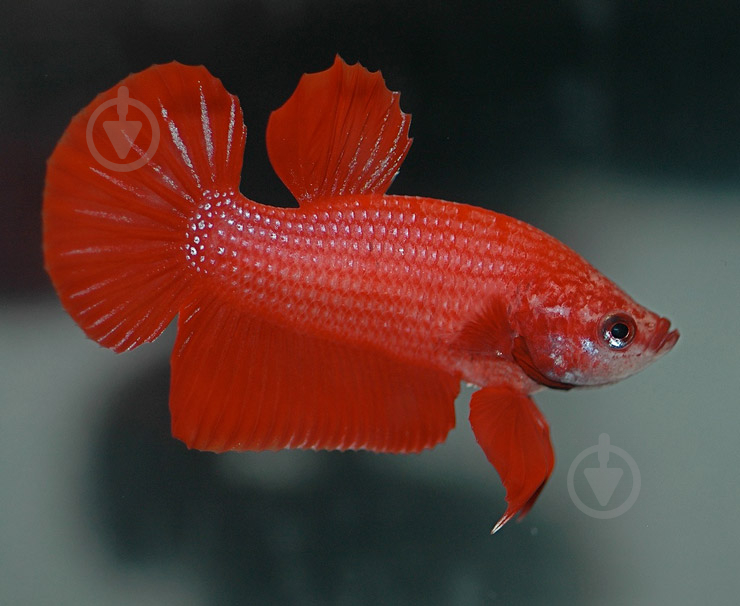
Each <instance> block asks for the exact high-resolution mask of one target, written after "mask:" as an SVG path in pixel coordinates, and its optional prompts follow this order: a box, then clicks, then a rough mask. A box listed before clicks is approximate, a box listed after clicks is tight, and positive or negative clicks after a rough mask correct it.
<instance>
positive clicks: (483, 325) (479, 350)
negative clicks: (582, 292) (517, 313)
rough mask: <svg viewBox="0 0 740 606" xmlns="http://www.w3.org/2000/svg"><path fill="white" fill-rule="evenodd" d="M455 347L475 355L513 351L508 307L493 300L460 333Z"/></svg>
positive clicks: (498, 300) (499, 301)
mask: <svg viewBox="0 0 740 606" xmlns="http://www.w3.org/2000/svg"><path fill="white" fill-rule="evenodd" d="M455 346H456V347H458V348H459V349H461V350H464V351H467V352H470V353H473V354H493V353H498V352H500V353H502V354H504V355H508V354H509V353H510V351H511V328H510V327H509V320H508V313H507V310H506V306H505V305H504V304H503V302H502V301H501V300H500V299H498V298H494V299H492V300H491V301H490V302H489V303H488V305H487V306H486V307H485V308H484V310H483V312H482V313H480V314H479V315H478V316H477V317H476V318H474V319H473V320H471V321H470V322H468V323H467V324H466V325H465V326H464V327H463V329H462V330H461V331H460V334H459V335H458V337H457V339H456V340H455Z"/></svg>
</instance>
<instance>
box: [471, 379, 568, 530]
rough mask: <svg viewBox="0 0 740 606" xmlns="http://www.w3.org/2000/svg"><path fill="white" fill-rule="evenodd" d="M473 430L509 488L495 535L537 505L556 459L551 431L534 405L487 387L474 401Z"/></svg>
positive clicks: (505, 390) (515, 394) (518, 395)
mask: <svg viewBox="0 0 740 606" xmlns="http://www.w3.org/2000/svg"><path fill="white" fill-rule="evenodd" d="M470 425H471V426H472V427H473V432H474V433H475V438H476V440H477V441H478V444H480V446H481V448H482V449H483V452H484V453H485V455H486V457H487V458H488V460H489V461H490V462H491V464H492V465H493V466H494V467H495V468H496V471H498V474H499V476H501V481H502V482H503V484H504V487H505V488H506V502H507V503H508V507H507V509H506V512H505V513H504V515H503V516H502V517H501V519H500V520H499V521H498V522H497V523H496V526H494V527H493V530H492V531H491V533H494V532H496V531H497V530H499V529H500V528H501V527H502V526H503V525H504V524H506V522H508V521H509V520H510V519H511V518H513V517H514V516H515V515H516V514H517V513H518V514H519V519H521V518H522V517H523V516H524V515H525V514H526V513H527V512H528V511H529V510H530V509H531V507H532V505H534V502H535V501H536V500H537V497H538V496H539V494H540V491H541V490H542V488H543V486H544V485H545V482H547V479H548V478H549V477H550V473H551V472H552V468H553V466H554V464H555V457H554V455H553V452H552V445H551V444H550V428H549V426H548V425H547V421H546V420H545V418H544V417H543V416H542V413H541V412H540V411H539V410H538V409H537V407H536V406H535V404H534V402H532V400H531V399H530V398H528V397H527V396H525V395H524V394H522V393H520V392H518V391H516V390H514V389H512V388H510V387H506V386H504V387H485V388H483V389H481V390H480V391H476V392H475V393H474V394H473V397H472V399H471V400H470Z"/></svg>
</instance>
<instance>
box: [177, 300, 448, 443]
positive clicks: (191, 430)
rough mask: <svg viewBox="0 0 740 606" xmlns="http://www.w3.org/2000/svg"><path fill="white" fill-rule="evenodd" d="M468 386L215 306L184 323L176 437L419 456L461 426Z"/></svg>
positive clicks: (191, 310) (195, 308)
mask: <svg viewBox="0 0 740 606" xmlns="http://www.w3.org/2000/svg"><path fill="white" fill-rule="evenodd" d="M458 391H459V378H458V377H456V376H453V375H451V374H449V373H446V372H443V371H440V370H436V369H430V368H423V367H417V366H413V365H410V364H408V363H404V362H401V361H399V360H395V359H392V358H390V357H389V356H387V355H386V354H383V353H381V352H377V351H371V350H368V349H364V348H362V347H359V346H350V345H345V344H338V343H334V342H332V341H327V340H324V339H321V338H318V337H313V336H310V335H304V334H299V333H296V332H294V331H292V330H291V329H288V328H284V327H281V326H277V325H274V324H271V323H268V322H266V321H264V320H261V319H257V318H254V317H250V316H247V315H245V314H243V313H240V312H238V311H235V310H233V309H232V308H231V307H229V306H227V305H225V304H221V303H220V302H218V301H217V300H215V299H211V300H208V301H206V302H201V303H199V304H197V305H196V304H191V305H189V306H188V307H187V309H185V310H184V311H183V313H181V315H180V320H179V323H178V334H177V341H176V343H175V349H174V350H173V353H172V385H171V389H170V410H171V413H172V431H173V434H174V435H175V437H177V438H179V439H181V440H182V441H183V442H185V443H186V444H187V445H188V446H189V447H191V448H198V449H200V450H212V451H215V452H221V451H225V450H274V449H280V448H286V447H289V448H314V449H338V450H347V449H367V450H374V451H379V452H418V451H420V450H423V449H424V448H429V447H432V446H434V445H435V444H437V443H439V442H441V441H443V440H444V439H445V437H446V436H447V433H448V432H449V430H450V429H451V428H452V427H453V426H454V406H453V403H454V399H455V396H456V395H457V392H458Z"/></svg>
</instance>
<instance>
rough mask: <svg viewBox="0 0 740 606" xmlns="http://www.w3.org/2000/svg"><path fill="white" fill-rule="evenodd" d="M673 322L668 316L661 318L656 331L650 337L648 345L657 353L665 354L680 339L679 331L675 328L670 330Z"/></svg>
mask: <svg viewBox="0 0 740 606" xmlns="http://www.w3.org/2000/svg"><path fill="white" fill-rule="evenodd" d="M670 328H671V323H670V321H669V320H668V319H666V318H660V319H659V320H658V324H657V326H656V327H655V333H654V334H653V337H652V338H651V339H650V343H649V345H648V347H649V348H650V349H651V350H652V351H654V352H655V353H656V354H664V353H666V352H668V351H670V350H671V349H673V346H674V345H675V344H676V341H678V337H679V334H678V331H677V330H676V329H675V328H674V329H673V330H670Z"/></svg>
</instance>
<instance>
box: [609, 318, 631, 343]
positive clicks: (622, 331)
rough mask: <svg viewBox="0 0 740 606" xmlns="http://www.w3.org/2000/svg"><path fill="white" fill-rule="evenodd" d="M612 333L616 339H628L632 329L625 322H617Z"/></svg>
mask: <svg viewBox="0 0 740 606" xmlns="http://www.w3.org/2000/svg"><path fill="white" fill-rule="evenodd" d="M611 333H612V336H613V337H614V338H615V339H626V338H627V335H629V334H630V329H629V326H627V325H626V324H625V323H624V322H617V323H616V324H614V326H612V329H611Z"/></svg>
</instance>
